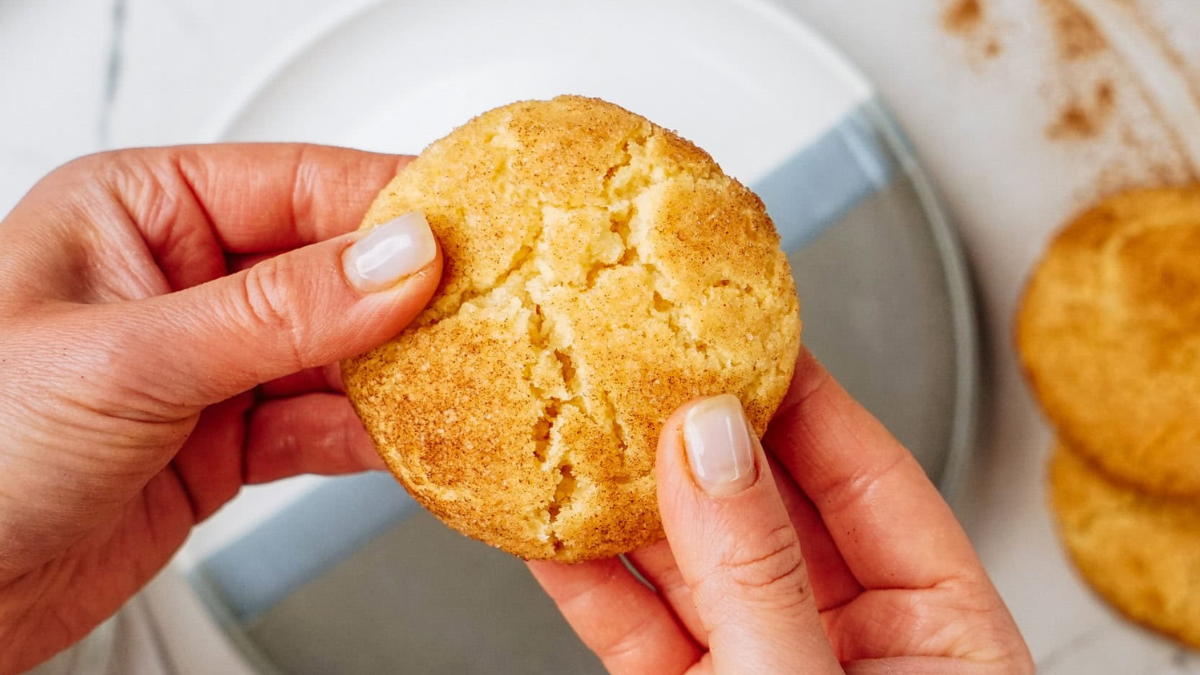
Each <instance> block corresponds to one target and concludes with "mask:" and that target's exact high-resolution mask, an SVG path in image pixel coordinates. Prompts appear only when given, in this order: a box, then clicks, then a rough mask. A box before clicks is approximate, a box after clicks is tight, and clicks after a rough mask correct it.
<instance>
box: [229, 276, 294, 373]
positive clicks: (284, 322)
mask: <svg viewBox="0 0 1200 675" xmlns="http://www.w3.org/2000/svg"><path fill="white" fill-rule="evenodd" d="M292 286H293V285H292V284H291V283H289V273H288V271H287V268H286V267H284V266H283V265H281V264H280V263H279V261H278V260H277V259H275V258H270V259H267V260H264V261H262V262H260V263H259V264H257V265H255V266H254V267H251V268H250V269H249V270H247V271H246V273H245V274H244V275H242V284H241V291H242V301H243V304H244V306H245V308H246V311H247V312H248V314H249V319H250V321H251V322H252V323H253V325H254V326H256V327H257V328H261V329H263V330H265V331H267V332H269V333H274V334H275V335H277V336H279V337H280V338H281V339H283V340H285V341H286V345H287V347H288V349H289V352H290V354H291V356H292V358H293V360H294V361H295V370H300V369H302V368H304V367H306V364H305V363H304V359H303V352H302V351H301V345H304V344H305V340H304V335H303V332H304V328H303V326H304V324H303V322H302V321H300V320H299V311H298V309H297V306H296V299H295V295H294V294H293V293H291V292H289V289H290V288H292Z"/></svg>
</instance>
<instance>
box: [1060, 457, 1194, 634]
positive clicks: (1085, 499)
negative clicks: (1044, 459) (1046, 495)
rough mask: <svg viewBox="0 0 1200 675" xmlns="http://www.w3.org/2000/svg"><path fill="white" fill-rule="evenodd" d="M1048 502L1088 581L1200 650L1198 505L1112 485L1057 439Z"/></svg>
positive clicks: (1142, 619) (1133, 614)
mask: <svg viewBox="0 0 1200 675" xmlns="http://www.w3.org/2000/svg"><path fill="white" fill-rule="evenodd" d="M1050 503H1051V506H1052V507H1053V509H1054V514H1055V517H1056V519H1057V521H1058V531H1059V536H1060V537H1061V538H1062V541H1063V543H1064V545H1065V546H1066V548H1067V551H1068V552H1069V554H1070V556H1071V559H1072V561H1073V562H1074V563H1075V567H1076V568H1077V569H1078V570H1079V573H1080V574H1081V575H1082V576H1083V577H1084V579H1086V580H1087V582H1088V584H1090V585H1091V586H1092V587H1093V588H1094V589H1095V590H1096V591H1097V592H1098V593H1099V594H1100V595H1101V596H1103V597H1104V598H1105V599H1106V600H1108V601H1109V602H1110V603H1112V605H1113V606H1114V607H1116V608H1117V609H1119V610H1120V611H1121V612H1122V613H1123V614H1125V615H1126V616H1128V617H1129V618H1131V619H1133V620H1135V621H1137V622H1139V623H1141V624H1143V625H1145V626H1148V627H1149V628H1152V629H1154V630H1157V631H1159V632H1161V633H1165V634H1167V635H1170V636H1173V637H1175V638H1177V639H1179V640H1181V641H1183V642H1185V643H1187V644H1189V645H1191V646H1193V647H1200V620H1198V618H1200V506H1197V504H1196V503H1195V502H1194V501H1191V500H1180V499H1172V498H1169V497H1157V496H1153V495H1148V494H1144V493H1142V492H1139V491H1137V490H1135V489H1133V488H1131V487H1129V486H1126V485H1119V484H1117V483H1114V482H1112V480H1111V479H1109V478H1108V476H1107V475H1106V474H1105V473H1103V472H1102V471H1101V470H1100V469H1098V468H1097V467H1096V466H1095V465H1093V464H1092V463H1091V462H1089V461H1088V460H1087V459H1085V457H1084V456H1083V455H1081V454H1080V453H1078V452H1076V451H1075V450H1074V448H1070V447H1067V446H1066V445H1064V444H1062V443H1060V444H1059V445H1058V447H1057V448H1055V450H1054V453H1053V455H1052V459H1051V460H1050Z"/></svg>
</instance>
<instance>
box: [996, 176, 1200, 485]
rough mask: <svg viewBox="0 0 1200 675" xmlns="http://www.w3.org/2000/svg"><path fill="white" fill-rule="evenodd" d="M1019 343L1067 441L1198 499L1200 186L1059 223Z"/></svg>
mask: <svg viewBox="0 0 1200 675" xmlns="http://www.w3.org/2000/svg"><path fill="white" fill-rule="evenodd" d="M1017 345H1018V348H1019V349H1020V352H1021V357H1022V361H1023V363H1024V366H1025V370H1026V373H1027V375H1028V377H1029V380H1030V382H1031V383H1032V385H1033V388H1034V390H1035V393H1036V394H1037V397H1038V399H1039V400H1040V401H1041V404H1042V407H1043V408H1044V409H1045V411H1046V415H1047V417H1048V418H1049V419H1050V422H1051V423H1052V424H1053V425H1054V426H1055V427H1056V429H1057V430H1058V433H1059V435H1060V436H1061V437H1062V438H1063V440H1064V441H1066V442H1067V443H1068V444H1069V445H1070V446H1071V447H1072V448H1075V449H1076V450H1077V451H1078V452H1080V453H1083V454H1084V455H1086V456H1088V457H1089V458H1091V459H1092V460H1093V461H1094V462H1096V463H1098V464H1099V465H1100V466H1101V468H1103V469H1104V470H1105V471H1106V472H1108V473H1110V474H1111V475H1113V476H1114V477H1116V478H1118V479H1120V480H1123V481H1126V482H1129V483H1133V484H1135V485H1137V486H1139V487H1141V488H1142V489H1144V490H1148V491H1151V492H1157V493H1164V494H1175V495H1188V496H1192V497H1196V496H1200V187H1192V188H1179V189H1158V190H1143V191H1137V192H1129V193H1125V194H1122V195H1118V196H1116V197H1112V198H1110V199H1107V200H1105V201H1103V202H1101V203H1100V204H1099V205H1097V206H1096V207H1094V208H1093V209H1091V210H1089V211H1088V212H1086V213H1084V214H1083V215H1081V216H1080V217H1079V218H1078V219H1076V220H1075V221H1074V222H1072V223H1071V224H1069V225H1068V226H1067V227H1066V229H1064V230H1063V231H1062V232H1061V233H1060V234H1059V235H1058V237H1057V238H1056V239H1055V240H1054V242H1053V243H1052V244H1051V246H1050V249H1049V251H1048V252H1047V253H1046V256H1045V258H1044V259H1043V260H1042V262H1041V264H1040V266H1039V267H1038V269H1037V270H1036V272H1035V273H1034V275H1033V278H1032V280H1031V282H1030V284H1029V288H1028V290H1027V292H1026V294H1025V300H1024V303H1023V305H1022V308H1021V311H1020V314H1019V316H1018V319H1017Z"/></svg>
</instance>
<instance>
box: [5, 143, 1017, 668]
mask: <svg viewBox="0 0 1200 675" xmlns="http://www.w3.org/2000/svg"><path fill="white" fill-rule="evenodd" d="M407 161H408V160H407V158H403V157H396V156H389V155H377V154H370V153H362V152H356V151H350V150H343V149H335V148H324V147H317V146H299V145H246V146H206V147H184V148H161V149H148V150H131V151H120V152H115V153H106V154H103V155H96V156H92V157H87V158H83V159H81V160H77V161H75V162H72V163H70V164H68V165H66V166H64V167H62V168H60V169H58V170H57V171H55V172H54V173H52V174H50V175H49V176H48V177H47V178H45V179H44V180H43V181H41V182H40V183H39V184H38V185H37V186H36V187H35V188H34V189H33V190H31V191H30V193H29V194H28V195H27V196H26V198H25V199H24V200H22V202H21V203H20V204H19V205H18V206H17V207H16V208H15V209H14V210H13V211H12V213H10V214H9V215H8V216H7V217H5V219H4V220H3V222H2V223H0V288H3V289H4V291H3V293H2V294H0V439H2V442H0V645H2V646H3V648H0V675H7V674H10V673H19V672H22V671H24V670H26V669H28V668H30V667H33V666H35V665H36V664H38V663H40V662H42V661H44V660H46V659H47V658H49V657H51V656H52V655H53V654H55V653H57V652H58V651H61V650H62V649H65V648H66V647H68V646H69V645H71V644H72V643H74V642H76V641H78V640H79V639H81V638H83V637H84V636H85V635H87V633H88V632H89V631H90V630H91V629H93V628H94V627H95V626H97V625H98V624H99V623H100V622H101V621H103V620H104V619H105V618H107V617H108V616H110V615H112V613H114V612H115V611H116V610H117V609H119V608H120V606H121V605H122V604H123V603H124V602H125V601H126V600H128V599H129V597H130V596H131V595H133V594H134V593H136V592H137V590H138V589H140V588H141V587H142V586H143V585H144V584H145V583H146V582H147V581H148V580H149V579H150V578H152V577H153V575H154V574H155V573H157V572H158V571H159V570H160V569H161V568H162V567H163V566H164V565H165V564H166V563H167V561H168V560H169V559H170V557H171V555H172V554H173V553H174V552H175V551H176V550H177V549H178V548H179V546H180V545H181V544H182V543H183V541H184V539H185V537H186V536H187V534H188V532H189V531H190V530H191V528H192V527H193V526H195V525H196V524H197V523H198V522H200V521H202V520H203V519H205V518H207V517H208V516H210V515H211V514H212V513H213V512H215V511H216V510H217V509H218V508H220V506H221V505H223V504H224V503H225V502H227V501H228V500H229V499H231V498H232V497H233V496H234V495H236V494H237V492H238V490H239V489H240V488H241V486H243V485H246V484H251V483H259V482H264V481H270V480H275V479H279V478H283V477H287V476H292V475H296V474H302V473H320V474H339V473H349V472H355V471H361V470H365V469H380V468H382V463H381V462H380V460H379V459H378V457H377V456H376V455H375V453H374V451H373V449H372V447H371V443H370V441H369V439H368V438H367V436H366V434H365V432H364V431H363V430H362V427H361V425H360V424H359V423H358V420H357V418H356V417H355V416H354V413H353V411H352V410H351V408H350V405H349V403H348V402H347V400H346V398H345V396H344V394H343V393H342V391H341V382H340V378H339V377H338V374H337V367H336V363H337V362H338V361H339V360H340V359H343V358H346V357H349V356H352V355H354V354H358V353H361V352H363V351H366V350H368V349H370V348H372V347H374V346H376V345H378V344H380V343H382V342H384V341H385V340H387V339H388V338H389V337H390V336H392V335H395V334H396V333H397V332H399V331H400V330H402V329H403V327H404V326H405V325H406V324H407V323H408V322H409V321H411V320H412V318H413V317H415V316H416V315H417V314H418V313H419V312H420V311H421V309H422V308H423V306H424V305H425V303H426V302H427V301H428V300H429V298H430V297H431V296H432V294H433V293H434V291H435V289H436V287H437V283H438V279H439V277H440V273H441V264H442V261H441V255H440V252H437V253H436V254H435V255H432V257H431V259H429V260H428V261H427V262H424V263H423V264H421V265H420V266H419V268H415V269H411V270H408V271H407V272H406V273H405V274H404V275H403V276H402V277H398V278H397V279H396V280H395V282H394V283H390V284H388V285H387V286H386V287H384V288H380V287H371V288H367V289H364V287H363V285H362V284H361V283H360V282H357V281H353V280H352V279H353V275H352V274H349V273H347V272H346V269H347V268H346V264H347V263H346V260H347V255H349V254H348V253H347V251H348V249H349V248H350V247H351V245H352V244H353V242H354V241H356V240H357V239H358V238H359V235H357V234H355V233H354V229H355V227H356V225H357V223H358V220H359V218H360V217H361V214H362V213H363V212H364V211H365V210H366V207H367V205H368V204H369V203H370V201H371V199H372V198H373V197H374V195H375V194H376V193H377V192H378V190H379V189H380V188H381V187H382V186H383V185H384V184H385V183H386V182H387V181H388V179H390V178H391V177H392V176H393V175H394V174H395V172H396V170H397V169H398V168H401V167H402V166H403V165H404V164H405V163H406V162H407ZM690 405H694V404H690ZM685 413H686V406H685V409H683V410H681V411H678V412H676V414H675V415H674V416H672V417H671V420H670V421H669V422H668V423H667V425H666V428H665V430H664V432H663V437H662V441H661V443H660V448H659V462H658V476H659V481H660V494H659V499H660V507H661V510H662V512H663V517H664V521H665V523H666V529H667V535H668V540H667V541H665V542H662V543H659V544H657V545H655V546H652V547H650V548H648V549H645V550H643V551H639V552H636V553H635V554H633V555H632V556H631V557H632V559H633V561H634V562H635V563H636V564H637V566H638V567H639V568H640V569H641V570H642V571H643V573H644V574H645V575H646V577H647V578H648V579H650V580H651V581H652V582H653V583H654V584H655V585H656V587H657V589H658V590H657V591H653V590H650V589H648V588H646V587H645V586H642V585H640V584H639V583H638V582H637V581H636V580H635V579H634V578H633V577H632V576H629V575H628V573H627V572H625V570H624V568H623V567H621V566H620V563H619V562H617V561H614V560H609V561H601V562H592V563H587V564H584V565H579V566H574V567H565V566H560V565H555V564H547V563H541V564H535V565H533V570H534V573H535V575H536V576H537V577H538V579H539V581H541V583H542V584H543V585H544V586H545V587H546V589H547V590H548V592H549V593H550V594H551V596H552V597H553V598H554V599H555V600H556V601H557V602H558V603H559V606H560V607H561V609H562V610H563V613H564V614H565V615H566V617H567V619H568V620H569V621H570V622H571V623H572V625H573V626H574V627H575V628H576V630H577V631H578V632H579V634H580V635H581V637H582V638H583V639H584V641H585V642H586V643H587V644H588V645H589V646H590V647H591V648H592V649H594V650H595V651H596V652H597V654H598V655H599V656H600V657H601V659H603V661H604V663H605V665H606V666H607V667H608V668H609V669H610V670H611V671H612V672H614V673H684V672H693V673H709V672H713V673H720V674H722V675H724V674H729V673H743V672H745V673H751V672H753V673H776V672H778V673H784V672H788V673H790V672H804V673H827V672H840V669H842V668H844V669H845V670H846V671H847V672H853V673H876V672H878V673H895V672H914V673H917V672H920V673H956V674H957V673H962V674H968V673H1027V672H1032V666H1031V665H1030V661H1029V656H1028V653H1027V651H1026V649H1025V646H1024V643H1023V642H1022V640H1021V637H1020V635H1019V633H1018V632H1017V629H1016V627H1015V626H1014V624H1013V622H1012V620H1011V618H1010V617H1009V614H1008V612H1007V610H1006V609H1005V607H1004V605H1003V603H1002V602H1001V600H1000V598H999V596H998V595H997V594H996V592H995V590H994V589H993V588H992V586H991V584H990V582H989V581H988V579H987V576H986V574H985V573H984V571H983V569H982V567H981V565H980V564H979V562H978V560H977V559H976V557H975V555H974V553H973V551H972V549H971V546H970V544H969V542H968V541H967V539H966V537H965V535H964V534H963V533H962V530H961V528H960V527H959V526H958V524H957V522H956V521H955V519H954V517H953V515H952V514H951V513H950V511H949V509H948V508H947V507H946V505H945V503H944V502H943V501H942V500H941V498H940V497H939V496H938V494H937V492H936V490H934V489H933V487H932V486H931V485H930V484H929V483H928V481H927V480H926V479H925V478H924V475H923V474H922V473H921V472H920V469H919V467H917V465H916V463H915V462H914V461H913V460H912V457H911V455H909V454H908V453H907V451H905V450H904V449H903V448H902V447H901V446H900V445H899V444H898V443H896V441H895V440H893V439H892V438H891V437H890V436H888V434H887V433H886V431H884V429H883V428H882V426H881V425H879V423H878V422H876V421H875V420H874V419H872V418H871V417H870V416H869V415H867V414H866V413H865V412H864V411H863V410H862V409H861V408H859V407H858V406H857V405H856V404H855V403H854V402H853V401H852V400H850V398H849V397H848V396H846V395H845V393H844V392H842V391H841V389H839V388H838V387H837V385H836V384H835V383H833V381H832V380H831V379H829V378H828V376H827V375H825V374H824V371H822V370H821V369H820V366H819V365H817V364H816V362H815V361H814V360H812V359H811V357H809V356H807V355H802V356H801V360H800V363H799V366H798V369H797V375H796V379H795V381H794V382H793V385H792V391H791V393H790V394H789V396H788V399H787V401H785V403H784V406H783V407H782V408H781V412H780V414H779V415H778V416H777V418H776V420H775V422H774V424H773V426H772V428H771V431H770V432H769V433H768V435H767V439H766V442H765V445H766V446H767V450H766V451H765V453H764V451H763V450H762V449H761V447H760V446H758V445H757V444H756V445H755V452H756V453H757V454H756V455H755V456H756V458H757V459H756V464H755V466H756V473H755V474H754V478H753V484H752V485H750V486H749V487H746V488H745V489H743V490H741V491H739V492H737V493H736V494H731V495H724V496H720V497H713V496H710V495H708V494H707V493H705V492H704V491H703V490H702V489H700V488H699V487H698V486H697V483H696V482H695V481H694V477H693V475H692V472H691V471H689V468H688V465H687V458H686V453H684V452H683V449H682V441H681V433H680V424H681V421H680V420H681V419H682V417H681V416H682V415H684V414H685ZM767 457H770V458H771V459H770V460H768V459H767ZM397 611H402V609H398V610H397Z"/></svg>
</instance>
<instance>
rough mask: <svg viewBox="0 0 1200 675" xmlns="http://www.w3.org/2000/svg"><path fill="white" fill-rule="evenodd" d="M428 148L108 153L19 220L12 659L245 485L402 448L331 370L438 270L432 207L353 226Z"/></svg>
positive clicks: (4, 555) (7, 654)
mask: <svg viewBox="0 0 1200 675" xmlns="http://www.w3.org/2000/svg"><path fill="white" fill-rule="evenodd" d="M406 161H407V159H406V158H400V157H394V156H387V155H375V154H369V153H364V152H357V151H352V150H342V149H337V148H325V147H318V146H301V145H243V146H207V147H203V146H202V147H182V148H162V149H147V150H132V151H122V152H114V153H105V154H101V155H93V156H90V157H85V158H82V159H79V160H76V161H74V162H71V163H69V164H67V165H66V166H64V167H62V168H60V169H58V170H57V171H55V172H53V173H52V174H50V175H49V176H48V177H47V178H45V179H44V180H43V181H42V182H40V183H39V184H38V185H37V186H35V187H34V188H33V189H32V190H31V191H30V193H29V194H28V195H27V196H26V197H25V199H24V200H23V201H22V202H21V203H20V204H18V205H17V207H16V208H15V209H14V210H13V211H12V213H11V214H9V215H8V216H7V218H5V220H4V221H3V222H2V223H0V288H3V289H4V291H3V295H2V296H0V673H5V674H7V673H15V672H20V671H23V670H25V669H27V668H29V667H32V666H34V665H36V664H37V663H38V662H40V661H42V660H44V659H46V658H49V657H50V656H51V655H53V654H54V653H55V652H56V651H59V650H61V649H63V648H65V647H67V646H68V645H70V644H71V643H73V642H75V641H76V640H79V639H80V638H82V637H83V636H84V635H86V634H87V632H88V631H90V630H91V629H92V628H93V627H95V626H96V625H97V624H99V623H100V622H101V621H103V620H104V619H105V618H106V617H108V616H109V615H111V614H112V613H113V612H114V611H116V610H117V608H118V607H120V605H121V604H122V603H123V602H124V601H125V600H126V599H128V598H129V597H130V596H131V595H132V594H133V593H134V592H135V591H137V590H138V589H139V588H140V587H141V586H142V585H143V584H145V583H146V582H147V581H148V580H149V579H150V578H151V577H152V576H153V575H154V574H155V573H156V572H158V570H159V569H160V568H162V566H163V565H164V564H166V562H167V561H168V559H169V558H170V557H171V555H172V553H174V552H175V550H176V549H177V548H179V546H180V545H181V544H182V543H183V541H184V539H185V538H186V536H187V534H188V532H189V531H190V530H191V528H192V526H193V525H195V524H196V523H198V522H200V521H202V520H204V519H205V518H206V517H208V516H209V515H211V514H212V513H213V512H214V511H216V510H217V509H218V508H219V507H220V506H221V505H222V504H224V503H225V502H227V501H228V500H229V499H231V498H232V497H233V496H234V495H235V494H236V493H237V492H238V490H239V489H240V488H241V486H242V485H244V484H250V483H259V482H263V481H269V480H274V479H277V478H283V477H285V476H291V475H295V474H300V473H321V474H334V473H347V472H353V471H361V470H364V469H367V468H383V464H382V462H381V461H380V460H379V458H378V456H377V455H376V454H375V452H374V450H373V448H372V445H371V442H370V440H369V439H368V438H367V436H366V433H365V432H364V431H363V430H362V427H361V425H360V423H359V421H358V419H357V417H356V416H355V414H354V412H353V410H352V409H351V407H350V405H349V403H348V402H347V400H346V398H345V397H344V396H342V395H341V394H340V393H339V391H338V390H339V388H340V378H339V377H338V375H337V370H336V365H334V366H333V367H331V368H323V367H324V366H327V365H328V364H336V363H337V361H338V360H339V359H342V358H346V357H349V356H352V355H354V354H358V353H361V352H364V351H366V350H368V349H370V348H373V347H375V346H377V345H379V344H381V343H383V342H384V341H386V340H387V339H389V338H390V337H392V336H393V335H395V334H396V333H398V332H400V330H401V329H402V328H403V327H404V326H405V324H407V323H408V322H409V321H410V320H411V319H412V318H413V317H414V316H416V314H417V313H419V312H420V310H421V309H422V308H423V306H424V304H425V303H426V302H427V301H428V299H429V298H430V296H431V295H432V294H433V292H434V290H435V289H436V287H437V283H438V279H439V277H440V274H441V256H440V253H439V252H438V249H437V244H436V242H435V241H434V240H433V236H432V234H431V233H430V232H429V228H428V226H427V225H425V224H424V220H423V219H422V218H420V217H416V218H412V217H408V218H405V217H402V218H401V219H399V220H398V221H396V222H394V223H391V224H388V225H383V226H380V227H379V228H377V229H375V230H373V231H372V232H371V234H370V235H368V236H365V237H364V236H361V235H360V234H359V233H352V230H354V228H355V226H356V225H357V223H358V219H359V218H360V217H361V215H362V213H363V212H365V210H366V208H367V206H368V205H369V203H370V201H371V199H372V198H373V197H374V195H375V194H376V193H377V192H378V190H379V189H380V188H381V187H382V186H383V185H384V184H386V183H387V181H388V180H389V179H391V178H392V176H393V175H395V173H396V171H397V169H398V168H399V167H400V166H403V164H404V163H405V162H406ZM354 242H358V243H354ZM352 244H353V245H352ZM291 249H295V250H291Z"/></svg>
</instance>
